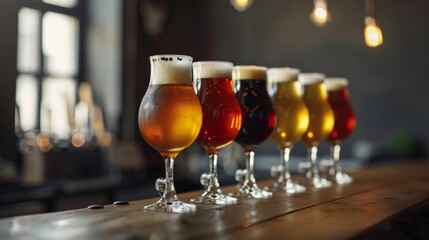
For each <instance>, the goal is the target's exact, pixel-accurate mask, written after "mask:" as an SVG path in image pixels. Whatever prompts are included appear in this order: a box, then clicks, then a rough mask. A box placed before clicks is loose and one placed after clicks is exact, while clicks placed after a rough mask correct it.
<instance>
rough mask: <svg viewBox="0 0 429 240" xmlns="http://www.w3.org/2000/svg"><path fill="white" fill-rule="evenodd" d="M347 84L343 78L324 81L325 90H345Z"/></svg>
mask: <svg viewBox="0 0 429 240" xmlns="http://www.w3.org/2000/svg"><path fill="white" fill-rule="evenodd" d="M348 84H349V82H348V81H347V79H345V78H327V79H325V85H326V90H328V91H335V90H339V89H343V88H346V87H347V85H348Z"/></svg>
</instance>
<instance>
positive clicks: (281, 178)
mask: <svg viewBox="0 0 429 240" xmlns="http://www.w3.org/2000/svg"><path fill="white" fill-rule="evenodd" d="M267 73H268V83H269V84H268V86H269V88H270V90H271V91H270V93H271V97H272V100H273V105H274V110H275V112H276V116H277V121H276V125H275V127H274V130H273V132H272V133H271V139H272V140H273V141H274V142H275V143H276V144H277V146H278V147H279V149H280V157H281V161H280V163H281V165H279V166H273V167H271V175H272V176H273V177H274V178H275V183H274V187H273V190H274V191H281V192H286V193H299V192H304V191H305V190H306V188H305V186H302V185H300V184H299V183H297V182H294V181H293V180H292V177H291V174H290V171H289V159H290V152H291V150H292V147H293V144H294V143H295V142H296V141H298V140H300V139H301V138H302V135H303V134H304V133H305V131H307V128H308V124H309V121H310V117H309V113H308V109H307V107H306V106H305V103H304V100H303V99H302V96H301V95H302V94H301V84H300V82H299V81H298V74H299V69H296V68H270V69H268V72H267Z"/></svg>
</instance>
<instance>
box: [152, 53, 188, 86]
mask: <svg viewBox="0 0 429 240" xmlns="http://www.w3.org/2000/svg"><path fill="white" fill-rule="evenodd" d="M150 65H151V70H150V83H151V84H185V85H192V57H190V56H185V55H175V54H165V55H155V56H151V57H150Z"/></svg>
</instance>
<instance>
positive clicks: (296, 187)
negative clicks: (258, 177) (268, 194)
mask: <svg viewBox="0 0 429 240" xmlns="http://www.w3.org/2000/svg"><path fill="white" fill-rule="evenodd" d="M270 191H272V192H283V193H291V194H292V193H302V192H305V191H306V187H305V186H303V185H301V184H298V183H296V182H292V181H288V182H286V184H285V186H282V184H278V183H275V184H274V186H273V187H272V188H271V189H270Z"/></svg>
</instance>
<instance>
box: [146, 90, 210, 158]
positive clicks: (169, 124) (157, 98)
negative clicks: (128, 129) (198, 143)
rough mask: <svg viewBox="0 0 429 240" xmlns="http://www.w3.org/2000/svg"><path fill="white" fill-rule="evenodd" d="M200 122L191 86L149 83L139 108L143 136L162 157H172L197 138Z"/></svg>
mask: <svg viewBox="0 0 429 240" xmlns="http://www.w3.org/2000/svg"><path fill="white" fill-rule="evenodd" d="M201 123H202V112H201V106H200V102H199V101H198V98H197V97H196V96H195V92H194V88H193V87H192V85H180V84H155V85H149V88H148V90H147V93H146V94H145V96H144V98H143V100H142V104H141V107H140V111H139V126H140V131H141V133H142V135H143V137H144V139H145V140H146V141H147V142H148V143H149V144H150V145H151V146H152V147H153V148H155V149H156V150H158V151H159V153H160V154H161V155H162V156H163V157H166V156H169V157H173V158H174V157H176V156H177V154H178V153H179V152H180V151H182V150H183V149H185V148H186V147H188V146H189V145H191V144H192V143H193V142H194V140H195V139H196V138H197V136H198V133H199V131H200V128H201Z"/></svg>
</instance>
